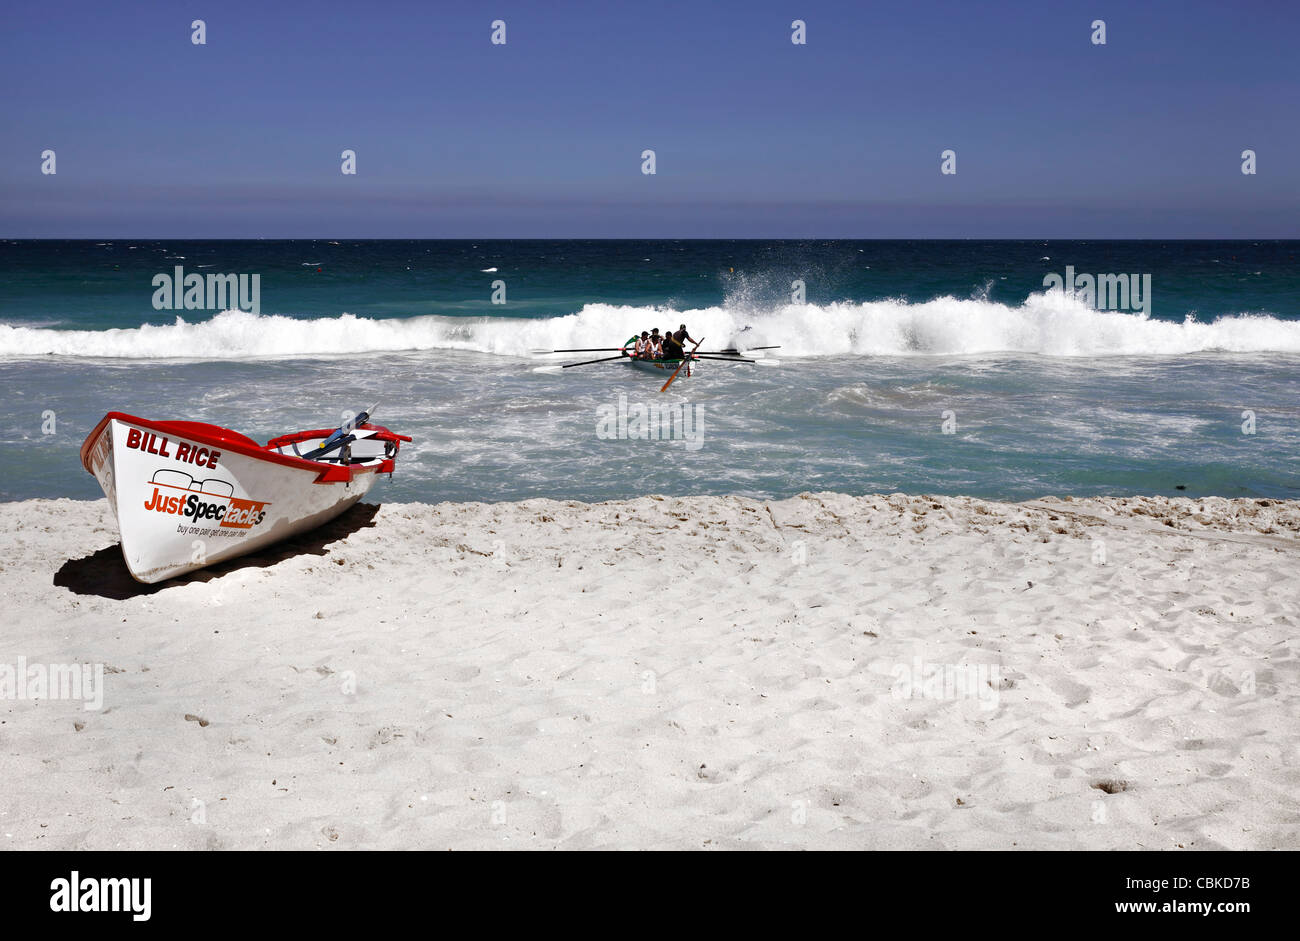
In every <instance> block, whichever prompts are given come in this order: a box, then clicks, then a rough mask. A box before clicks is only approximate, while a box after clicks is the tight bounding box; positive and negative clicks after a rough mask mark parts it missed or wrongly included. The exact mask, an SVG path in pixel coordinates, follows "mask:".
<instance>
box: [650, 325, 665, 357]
mask: <svg viewBox="0 0 1300 941" xmlns="http://www.w3.org/2000/svg"><path fill="white" fill-rule="evenodd" d="M663 342H664V340H663V337H661V336H660V335H659V328H658V327H655V328H654V329H652V330H651V331H650V356H651V358H653V359H663V356H664V348H663Z"/></svg>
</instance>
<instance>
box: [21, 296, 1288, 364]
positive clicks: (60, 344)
mask: <svg viewBox="0 0 1300 941" xmlns="http://www.w3.org/2000/svg"><path fill="white" fill-rule="evenodd" d="M746 307H747V305H746ZM683 321H685V322H686V323H687V324H688V325H689V327H690V331H691V333H692V334H693V335H694V336H696V337H703V338H704V339H705V346H706V347H708V348H714V349H716V348H718V347H721V346H723V345H733V344H736V345H740V346H749V347H754V346H767V345H771V344H780V346H781V350H780V354H779V355H781V356H841V355H864V356H867V355H870V356H912V355H961V354H992V353H1033V354H1040V355H1046V356H1078V357H1098V356H1176V355H1181V354H1188V353H1200V352H1232V353H1261V352H1277V353H1300V321H1294V320H1281V319H1278V318H1276V317H1272V316H1268V315H1264V314H1240V315H1236V316H1228V317H1220V318H1218V319H1216V320H1213V321H1210V322H1206V323H1202V322H1199V321H1197V320H1195V319H1193V318H1192V317H1190V316H1189V317H1188V318H1187V319H1186V320H1184V321H1183V322H1181V323H1180V322H1176V321H1169V320H1153V319H1150V318H1146V317H1143V316H1140V315H1138V314H1131V313H1120V312H1107V311H1096V310H1093V309H1092V308H1090V307H1088V306H1086V305H1084V304H1083V303H1082V302H1081V301H1080V300H1079V299H1078V298H1073V297H1067V296H1066V295H1065V294H1063V293H1061V292H1060V291H1050V292H1046V293H1042V294H1035V295H1032V296H1031V297H1029V298H1028V299H1027V300H1026V301H1025V302H1024V303H1023V304H1021V305H1019V306H1016V307H1012V306H1008V305H1005V304H999V303H994V302H991V301H988V300H983V299H980V298H973V299H959V298H954V297H941V298H936V299H934V300H930V301H925V302H920V303H910V302H907V301H902V300H884V301H870V302H866V303H851V302H844V303H835V304H825V305H814V304H791V305H785V306H779V307H775V308H771V309H767V310H762V311H757V310H753V309H746V308H733V307H729V306H724V307H710V308H704V309H699V310H674V309H672V308H666V307H630V306H613V305H607V304H587V305H585V306H584V307H583V308H582V310H581V311H579V312H578V313H576V314H569V315H567V316H563V317H548V318H536V319H526V318H516V317H482V318H465V317H439V316H426V317H411V318H404V319H396V318H394V319H370V318H366V317H357V316H354V315H352V314H343V315H341V316H338V317H328V318H317V319H306V318H295V317H285V316H279V315H265V314H262V315H259V314H251V313H246V312H243V311H235V310H229V311H226V312H224V313H221V314H218V315H217V316H215V317H213V318H211V319H210V320H201V321H195V322H187V321H185V320H184V319H182V318H181V317H178V318H177V319H176V322H175V323H172V324H163V325H151V324H146V325H142V326H139V327H135V328H130V329H112V330H56V329H49V328H47V327H40V326H16V325H13V324H0V357H16V356H40V355H51V354H52V355H56V356H70V357H82V358H114V359H116V358H121V359H171V358H187V359H210V360H212V359H217V360H219V359H241V358H251V357H278V358H294V357H319V356H340V355H348V354H351V353H371V352H384V351H404V350H411V351H418V350H440V349H455V350H473V351H478V352H482V353H491V354H496V355H502V356H528V355H530V353H531V351H534V350H539V349H552V348H566V347H600V346H613V345H616V344H619V343H621V342H622V341H623V340H624V339H625V338H626V337H627V336H629V335H630V334H632V333H634V332H640V331H641V330H646V329H650V328H651V327H659V328H660V330H663V329H664V328H666V327H672V328H676V327H677V325H678V324H679V323H681V322H683Z"/></svg>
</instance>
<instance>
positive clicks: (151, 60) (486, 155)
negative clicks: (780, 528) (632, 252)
mask: <svg viewBox="0 0 1300 941" xmlns="http://www.w3.org/2000/svg"><path fill="white" fill-rule="evenodd" d="M196 18H201V19H204V20H205V21H206V24H207V44H206V45H205V46H195V45H193V44H192V43H191V41H190V22H191V20H193V19H196ZM494 19H503V20H505V21H506V24H507V39H508V41H507V44H506V45H505V46H494V45H492V44H491V43H490V42H489V36H490V24H491V22H492V21H493V20H494ZM795 19H802V20H804V21H806V23H807V32H808V42H807V45H805V46H796V45H793V44H791V42H790V32H791V29H790V23H791V21H792V20H795ZM1094 19H1103V20H1105V22H1106V29H1107V44H1106V45H1105V46H1094V45H1093V44H1092V43H1091V42H1090V38H1089V37H1090V34H1091V27H1090V24H1091V23H1092V21H1093V20H1094ZM1298 42H1300V4H1295V3H1282V2H1273V0H1269V2H1245V3H1232V4H1229V3H1227V2H1223V3H1198V2H1186V0H1184V2H1177V3H1175V2H1154V3H1141V4H1138V3H1130V2H1110V0H1104V2H1070V0H1066V2H1046V3H1045V2H1027V3H998V4H985V3H976V2H969V0H965V2H928V0H915V2H897V3H892V2H883V3H874V2H873V3H867V2H861V0H858V2H843V3H823V2H809V0H790V2H780V3H776V2H767V0H755V2H735V3H715V4H706V3H703V2H693V3H676V2H663V0H656V2H653V3H646V2H635V3H633V2H606V3H566V2H554V3H541V2H537V0H529V2H495V0H494V2H491V3H488V4H483V3H470V2H465V3H460V2H447V3H437V2H428V0H426V2H412V3H406V2H389V3H384V2H379V3H374V4H366V3H354V2H346V3H343V2H317V3H311V4H306V3H295V2H261V3H241V2H234V3H232V2H224V0H223V2H221V3H210V2H208V0H198V2H194V0H189V2H186V3H184V4H177V3H174V2H173V3H157V4H131V3H125V4H121V5H119V4H108V3H103V2H98V0H97V2H44V3H29V4H9V5H8V6H7V8H6V11H5V29H4V36H3V38H0V79H2V80H3V87H4V89H5V94H4V96H3V100H2V101H0V236H6V237H146V236H154V237H170V238H175V237H187V236H188V237H232V238H236V237H338V236H345V237H394V238H397V237H400V238H407V237H446V238H456V237H468V238H485V237H492V236H497V237H557V238H559V237H674V238H688V237H867V238H870V237H880V238H889V237H975V238H979V237H986V238H998V237H1007V238H1015V237H1043V238H1063V237H1078V238H1104V237H1113V238H1125V237H1156V238H1169V237H1223V238H1234V237H1241V238H1252V237H1297V236H1300V223H1298V222H1297V220H1300V121H1297V120H1296V114H1297V103H1298V102H1300V67H1298V63H1300V53H1298V52H1297V43H1298ZM46 148H52V149H54V150H55V151H56V153H57V160H58V164H57V166H58V173H57V174H56V175H54V176H43V175H41V173H40V154H41V151H43V150H45V149H46ZM345 148H351V149H353V150H355V151H356V152H357V164H358V173H357V175H356V176H344V175H343V174H341V173H340V172H339V166H340V152H341V151H342V150H343V149H345ZM647 148H650V149H653V150H655V151H656V154H657V170H658V172H657V173H656V174H655V175H654V176H646V175H643V174H642V173H641V158H640V154H641V152H642V151H643V150H644V149H647ZM947 148H951V149H953V150H955V151H956V153H957V171H958V172H957V174H956V175H955V176H944V175H941V174H940V172H939V165H940V153H941V151H943V150H944V149H947ZM1247 148H1250V149H1253V150H1255V151H1256V152H1257V154H1258V165H1259V172H1258V173H1257V174H1256V175H1255V176H1244V175H1243V174H1242V173H1241V172H1240V164H1241V160H1240V154H1241V151H1242V150H1244V149H1247Z"/></svg>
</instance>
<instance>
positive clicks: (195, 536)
mask: <svg viewBox="0 0 1300 941" xmlns="http://www.w3.org/2000/svg"><path fill="white" fill-rule="evenodd" d="M372 410H373V409H372ZM369 421H370V414H369V411H366V412H361V413H360V414H358V415H357V416H356V418H354V419H352V420H351V421H348V422H345V423H344V424H343V425H342V426H341V427H339V428H335V429H328V428H327V429H323V430H317V431H299V432H296V433H294V434H288V435H281V436H280V437H278V438H272V439H271V440H270V441H268V442H267V443H266V444H265V445H260V444H258V443H257V442H256V441H254V440H253V439H252V438H249V437H246V436H245V435H242V434H240V433H239V432H237V431H232V430H230V429H229V428H221V427H219V426H217V425H209V424H205V423H203V422H195V421H151V420H149V419H144V418H136V417H135V416H134V415H126V414H123V413H122V412H109V413H108V414H107V415H105V416H104V418H103V420H102V421H100V423H99V424H98V425H96V426H95V430H94V431H92V432H91V433H90V434H89V435H88V436H87V438H86V440H85V442H84V443H83V444H82V445H81V463H82V466H83V467H85V468H86V470H87V471H89V472H90V473H91V474H93V475H94V477H95V479H96V480H98V481H99V485H100V487H102V488H103V490H104V495H105V496H106V497H108V503H109V506H110V507H112V509H113V513H114V515H115V516H116V517H117V526H118V531H119V532H120V533H121V537H122V555H123V557H124V558H125V559H126V567H127V569H128V570H129V571H130V572H131V575H132V577H134V578H135V579H136V580H137V581H141V582H145V583H153V582H160V581H162V580H163V579H167V578H172V577H173V576H176V575H181V574H184V573H185V572H192V571H194V570H195V569H201V568H203V567H205V566H208V565H212V564H214V563H217V562H224V561H225V560H227V559H232V558H235V557H236V556H240V555H244V554H245V553H248V552H255V551H257V550H258V549H262V548H265V547H266V546H269V545H271V544H272V543H276V542H279V541H280V540H282V539H286V538H288V537H289V536H294V535H297V534H298V533H302V532H306V531H307V530H310V529H314V528H315V527H317V526H320V525H321V524H322V523H326V522H328V521H329V520H332V519H334V517H336V516H338V515H339V514H341V513H343V512H344V511H345V510H347V509H348V508H349V507H351V506H352V505H353V504H354V503H356V502H357V501H358V500H360V499H361V498H362V497H363V496H365V495H366V492H367V491H368V490H369V489H370V488H371V486H372V485H373V484H374V482H375V480H376V479H378V477H379V475H380V474H390V475H391V474H392V472H393V468H394V466H395V465H396V461H397V452H398V449H399V448H400V447H401V443H402V442H403V441H410V440H411V439H410V438H408V437H406V436H405V435H399V434H394V433H393V432H391V431H389V430H388V429H387V428H383V427H381V426H379V425H371V424H369Z"/></svg>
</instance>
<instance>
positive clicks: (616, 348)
mask: <svg viewBox="0 0 1300 941" xmlns="http://www.w3.org/2000/svg"><path fill="white" fill-rule="evenodd" d="M622 349H626V347H622V346H596V347H592V348H591V349H586V350H529V351H528V352H529V353H533V354H537V353H616V352H618V351H619V350H622Z"/></svg>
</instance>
